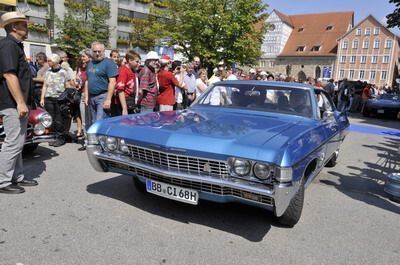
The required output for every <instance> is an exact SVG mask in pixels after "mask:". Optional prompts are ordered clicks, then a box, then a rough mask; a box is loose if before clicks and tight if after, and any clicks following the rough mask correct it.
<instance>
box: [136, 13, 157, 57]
mask: <svg viewBox="0 0 400 265" xmlns="http://www.w3.org/2000/svg"><path fill="white" fill-rule="evenodd" d="M154 19H155V18H154V17H153V16H149V18H148V20H142V19H137V18H133V19H131V24H132V32H131V35H130V43H131V45H132V46H133V47H139V48H141V49H143V50H145V51H146V52H148V51H151V50H154V47H155V46H156V44H157V41H158V39H159V37H160V35H159V33H158V32H156V31H155V30H154V29H155V27H154V21H155V20H154Z"/></svg>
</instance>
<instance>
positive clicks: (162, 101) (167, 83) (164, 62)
mask: <svg viewBox="0 0 400 265" xmlns="http://www.w3.org/2000/svg"><path fill="white" fill-rule="evenodd" d="M171 65H172V62H171V58H170V57H169V56H168V55H163V56H161V58H160V71H159V72H158V74H157V77H158V83H159V85H160V87H159V95H158V97H157V103H158V104H159V105H160V111H172V110H173V109H174V105H175V89H174V88H175V87H178V88H181V89H183V74H184V71H181V72H180V78H179V80H181V82H179V81H178V80H177V79H176V78H175V76H174V74H173V73H172V72H170V71H169V69H170V67H171Z"/></svg>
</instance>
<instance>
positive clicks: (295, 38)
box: [279, 12, 354, 57]
mask: <svg viewBox="0 0 400 265" xmlns="http://www.w3.org/2000/svg"><path fill="white" fill-rule="evenodd" d="M288 17H289V18H290V21H291V22H292V24H293V31H292V33H291V34H290V37H289V39H288V41H287V43H286V45H285V48H284V49H283V51H282V53H281V54H280V55H279V56H315V57H318V56H336V51H337V45H338V44H337V40H338V39H339V38H340V37H341V36H342V35H344V34H345V33H346V32H347V30H348V29H349V25H353V20H354V12H332V13H320V14H303V15H290V16H288ZM328 27H332V28H331V29H330V30H328ZM301 46H303V47H304V51H296V50H297V49H298V48H299V47H301ZM314 46H319V48H320V49H319V51H311V49H312V48H313V47H314Z"/></svg>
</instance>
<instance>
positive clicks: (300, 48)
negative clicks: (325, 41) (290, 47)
mask: <svg viewBox="0 0 400 265" xmlns="http://www.w3.org/2000/svg"><path fill="white" fill-rule="evenodd" d="M305 48H306V46H297V49H296V52H304V49H305Z"/></svg>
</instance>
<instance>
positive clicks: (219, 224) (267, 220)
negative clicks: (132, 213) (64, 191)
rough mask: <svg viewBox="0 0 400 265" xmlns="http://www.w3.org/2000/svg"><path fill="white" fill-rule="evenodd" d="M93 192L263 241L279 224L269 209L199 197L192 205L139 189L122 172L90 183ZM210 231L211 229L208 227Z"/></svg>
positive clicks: (90, 190) (183, 221) (153, 212)
mask: <svg viewBox="0 0 400 265" xmlns="http://www.w3.org/2000/svg"><path fill="white" fill-rule="evenodd" d="M87 191H88V192H89V193H93V194H101V195H103V196H106V197H109V198H113V199H116V200H119V201H122V202H124V203H127V204H130V205H132V206H134V207H136V208H139V209H141V210H143V211H146V212H148V213H152V214H154V215H158V216H161V217H164V218H168V219H172V220H175V221H178V222H181V223H185V224H189V223H196V224H201V225H204V226H207V227H211V228H214V229H218V230H221V231H224V232H227V233H231V234H234V235H238V236H241V237H243V238H245V239H247V240H249V241H251V242H260V241H262V239H263V238H264V236H265V235H266V234H267V233H268V231H269V230H270V228H271V225H274V226H275V225H276V226H278V225H277V224H275V221H274V219H273V214H272V213H270V212H269V211H267V210H263V209H259V208H255V207H250V206H246V205H239V204H219V203H212V202H206V201H200V202H199V205H197V206H193V205H189V204H184V203H180V202H175V201H173V200H169V199H165V198H162V197H158V196H156V195H152V194H149V193H146V192H140V191H138V190H137V189H136V188H135V187H134V185H133V183H132V178H131V177H130V176H125V175H120V176H117V177H114V178H110V179H107V180H104V181H100V182H97V183H93V184H90V185H88V186H87ZM209 232H211V230H209Z"/></svg>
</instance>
